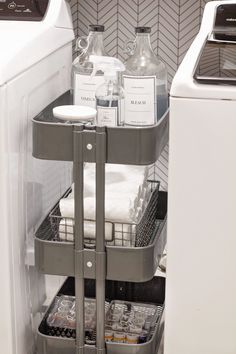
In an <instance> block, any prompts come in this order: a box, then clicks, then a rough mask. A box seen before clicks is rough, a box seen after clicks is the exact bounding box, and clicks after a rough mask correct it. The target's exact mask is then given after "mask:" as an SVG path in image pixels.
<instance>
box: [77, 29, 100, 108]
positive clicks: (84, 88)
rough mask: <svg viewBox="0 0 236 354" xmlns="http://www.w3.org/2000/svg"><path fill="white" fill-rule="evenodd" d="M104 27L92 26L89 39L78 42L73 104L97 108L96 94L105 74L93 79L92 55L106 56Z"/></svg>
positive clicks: (83, 38)
mask: <svg viewBox="0 0 236 354" xmlns="http://www.w3.org/2000/svg"><path fill="white" fill-rule="evenodd" d="M103 33H104V26H100V25H90V26H89V34H88V36H87V37H79V38H78V39H77V42H76V49H77V50H78V52H79V55H78V57H77V58H76V59H75V60H74V62H73V65H72V89H73V103H74V104H76V105H83V106H90V107H92V108H95V106H96V101H95V92H96V89H97V88H98V86H100V85H101V84H102V83H103V82H104V77H103V72H101V71H100V72H97V74H96V75H95V76H93V77H91V73H92V71H93V64H92V63H91V62H90V61H89V57H90V55H96V56H106V53H105V49H104V43H103Z"/></svg>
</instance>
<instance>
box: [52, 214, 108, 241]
mask: <svg viewBox="0 0 236 354" xmlns="http://www.w3.org/2000/svg"><path fill="white" fill-rule="evenodd" d="M112 233H113V225H112V223H109V222H106V223H105V240H106V241H112V238H113V234H112ZM95 235H96V224H95V222H94V221H87V220H86V221H84V238H85V239H91V240H95ZM59 238H60V240H61V241H70V242H73V241H74V220H73V219H62V220H61V221H60V225H59Z"/></svg>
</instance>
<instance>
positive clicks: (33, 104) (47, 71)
mask: <svg viewBox="0 0 236 354" xmlns="http://www.w3.org/2000/svg"><path fill="white" fill-rule="evenodd" d="M73 38H74V34H73V29H72V20H71V14H70V8H69V4H68V3H67V2H66V1H65V0H50V1H49V0H14V1H12V0H10V1H9V0H2V1H0V48H1V55H0V210H1V217H0V224H1V232H0V249H1V255H0V281H1V290H0V304H1V320H0V343H1V353H4V354H31V353H33V350H34V336H33V334H32V322H33V317H34V315H35V313H36V312H37V311H38V306H39V303H40V301H42V298H43V293H44V286H43V282H42V280H43V279H42V276H40V275H39V274H38V272H37V270H36V269H35V268H33V267H29V266H27V265H26V264H25V255H26V245H27V244H28V243H29V242H30V238H31V237H32V234H33V230H34V227H37V225H38V224H39V222H40V221H41V220H42V218H43V217H44V216H45V215H46V213H47V212H48V210H49V209H50V208H51V207H52V205H53V204H54V203H55V201H56V200H57V199H58V198H59V196H60V195H61V194H62V192H64V191H65V189H66V188H67V186H68V185H69V184H70V182H71V173H70V166H69V168H68V165H67V164H66V163H58V162H47V161H39V160H36V159H33V158H32V141H31V140H32V138H31V130H32V129H31V119H32V118H33V117H34V116H35V115H37V114H38V113H39V112H40V111H41V110H42V109H43V108H45V106H47V105H48V104H49V103H51V102H52V101H53V100H55V99H56V98H57V97H58V96H60V95H61V94H63V93H64V92H65V91H67V90H69V89H70V72H71V62H72V40H73Z"/></svg>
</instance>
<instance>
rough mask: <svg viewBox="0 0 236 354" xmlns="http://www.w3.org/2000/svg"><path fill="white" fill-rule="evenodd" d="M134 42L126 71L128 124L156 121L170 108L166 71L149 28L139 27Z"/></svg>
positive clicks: (130, 42)
mask: <svg viewBox="0 0 236 354" xmlns="http://www.w3.org/2000/svg"><path fill="white" fill-rule="evenodd" d="M135 32H136V38H135V41H129V42H127V50H128V52H129V54H130V55H131V56H130V57H129V58H128V60H127V62H126V71H125V72H124V73H123V75H122V78H123V85H124V90H125V100H124V122H125V125H134V126H148V125H153V124H155V123H156V122H157V121H158V120H159V119H160V118H161V117H162V116H163V114H164V113H165V112H166V110H167V109H168V89H167V70H166V67H165V64H164V63H163V62H162V61H161V60H160V59H159V58H158V57H157V56H156V55H155V53H154V52H153V49H152V46H151V41H150V33H151V28H150V27H136V29H135Z"/></svg>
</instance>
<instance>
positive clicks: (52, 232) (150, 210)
mask: <svg viewBox="0 0 236 354" xmlns="http://www.w3.org/2000/svg"><path fill="white" fill-rule="evenodd" d="M155 178H156V166H155V165H152V166H151V167H150V168H149V176H148V184H149V185H150V189H151V196H150V198H149V201H146V202H147V206H146V208H145V210H144V211H143V213H142V215H141V217H140V218H139V220H138V222H137V223H121V222H117V221H115V222H113V221H111V220H107V219H106V220H105V222H106V224H110V227H111V230H112V232H111V237H110V238H109V239H106V245H108V246H120V247H145V246H148V245H149V244H150V242H151V241H152V239H153V237H154V236H155V234H156V232H157V231H158V229H159V228H160V226H161V224H162V222H163V220H157V218H156V214H157V202H158V192H159V184H160V183H159V182H158V181H156V180H155ZM70 193H71V188H70V189H69V190H67V192H66V193H65V194H64V195H63V198H67V197H68V196H69V194H70ZM62 221H63V229H61V222H62ZM84 222H92V223H94V226H95V222H94V220H89V219H85V220H84ZM36 237H39V238H40V239H43V240H48V241H54V242H70V243H71V242H72V243H73V242H74V219H73V218H65V217H64V218H63V217H62V216H61V212H60V207H59V202H58V203H57V204H56V205H55V207H54V208H53V209H52V211H51V212H50V214H49V217H48V218H47V219H46V220H45V221H44V222H43V224H42V225H41V227H40V228H39V230H38V231H37V233H36ZM95 242H96V240H95V238H92V237H91V238H86V237H85V238H84V243H85V247H87V248H94V247H95Z"/></svg>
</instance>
